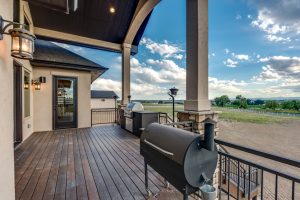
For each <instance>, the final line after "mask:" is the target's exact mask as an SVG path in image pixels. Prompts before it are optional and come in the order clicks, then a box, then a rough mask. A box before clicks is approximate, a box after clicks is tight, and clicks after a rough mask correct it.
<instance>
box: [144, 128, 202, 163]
mask: <svg viewBox="0 0 300 200" xmlns="http://www.w3.org/2000/svg"><path fill="white" fill-rule="evenodd" d="M141 140H142V141H143V142H145V143H147V144H150V145H152V146H153V145H155V146H156V147H158V148H160V149H161V152H163V151H165V153H164V154H165V155H166V156H169V158H171V159H172V160H174V161H175V162H177V163H178V164H180V165H182V164H183V162H184V158H185V154H186V151H187V149H188V147H189V145H190V144H192V143H193V141H194V140H199V135H197V134H195V133H192V132H189V131H185V130H181V129H175V128H173V127H170V126H166V125H161V124H158V123H152V124H150V125H149V126H148V127H147V129H146V130H145V132H144V133H143V134H142V136H141Z"/></svg>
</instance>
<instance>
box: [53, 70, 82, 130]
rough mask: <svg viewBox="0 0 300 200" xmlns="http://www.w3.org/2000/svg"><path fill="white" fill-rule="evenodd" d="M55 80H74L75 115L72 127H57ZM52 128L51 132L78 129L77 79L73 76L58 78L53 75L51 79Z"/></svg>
mask: <svg viewBox="0 0 300 200" xmlns="http://www.w3.org/2000/svg"><path fill="white" fill-rule="evenodd" d="M57 78H66V79H74V92H73V93H74V108H75V110H74V114H75V119H74V120H75V121H74V124H73V126H70V127H68V126H66V127H63V126H61V127H59V126H57V123H56V119H57V112H56V105H57V102H56V101H57V96H56V95H57V90H56V89H57V88H56V87H57V85H56V80H57ZM52 128H53V130H58V129H68V128H78V77H74V76H59V75H55V76H53V78H52Z"/></svg>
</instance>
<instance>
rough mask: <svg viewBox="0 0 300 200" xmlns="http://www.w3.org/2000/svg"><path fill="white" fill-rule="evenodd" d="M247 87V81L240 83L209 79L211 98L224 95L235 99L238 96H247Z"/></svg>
mask: <svg viewBox="0 0 300 200" xmlns="http://www.w3.org/2000/svg"><path fill="white" fill-rule="evenodd" d="M245 86H247V83H246V82H245V81H239V82H238V81H236V80H220V79H218V78H215V77H209V89H210V93H211V95H210V97H211V98H213V97H216V96H220V95H223V94H227V95H229V96H231V97H235V96H236V95H237V94H246V93H247V91H246V90H245Z"/></svg>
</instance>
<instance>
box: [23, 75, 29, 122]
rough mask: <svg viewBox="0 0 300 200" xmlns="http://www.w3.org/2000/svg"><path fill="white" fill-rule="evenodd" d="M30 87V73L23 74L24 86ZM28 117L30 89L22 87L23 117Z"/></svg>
mask: <svg viewBox="0 0 300 200" xmlns="http://www.w3.org/2000/svg"><path fill="white" fill-rule="evenodd" d="M25 85H30V73H29V72H27V71H25V72H24V86H25ZM29 116H30V87H28V88H27V87H24V117H29Z"/></svg>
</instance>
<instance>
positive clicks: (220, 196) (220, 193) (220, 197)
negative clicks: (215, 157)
mask: <svg viewBox="0 0 300 200" xmlns="http://www.w3.org/2000/svg"><path fill="white" fill-rule="evenodd" d="M219 158H220V160H219V165H220V169H219V170H220V172H219V184H220V188H219V200H221V199H222V179H223V177H222V155H219Z"/></svg>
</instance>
